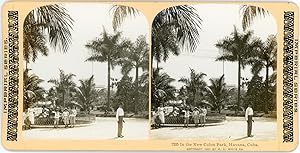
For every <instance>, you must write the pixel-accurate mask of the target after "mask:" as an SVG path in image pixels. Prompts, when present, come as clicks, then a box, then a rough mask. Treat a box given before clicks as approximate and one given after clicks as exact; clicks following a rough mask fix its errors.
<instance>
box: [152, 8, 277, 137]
mask: <svg viewBox="0 0 300 153" xmlns="http://www.w3.org/2000/svg"><path fill="white" fill-rule="evenodd" d="M276 34H277V26H276V22H275V20H274V18H273V17H272V15H271V14H270V13H269V12H268V10H266V9H264V8H261V7H257V6H250V5H229V4H228V5H227V4H226V5H225V4H222V5H218V4H203V5H178V6H174V7H169V8H167V9H165V10H163V11H161V12H160V13H159V14H158V15H157V16H156V17H155V18H154V20H153V23H152V46H151V47H152V48H151V49H152V50H151V64H152V76H151V79H152V82H151V83H152V85H151V132H150V138H151V139H159V140H166V139H180V140H238V141H240V140H275V139H276V131H277V112H276V106H277V105H276V65H277V59H276V58H277V57H276V56H277V55H276V54H277V40H276Z"/></svg>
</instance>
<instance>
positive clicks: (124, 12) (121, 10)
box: [110, 5, 139, 31]
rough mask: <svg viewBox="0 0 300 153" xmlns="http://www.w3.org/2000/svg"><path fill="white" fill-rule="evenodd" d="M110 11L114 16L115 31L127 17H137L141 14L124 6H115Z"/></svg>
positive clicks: (132, 8)
mask: <svg viewBox="0 0 300 153" xmlns="http://www.w3.org/2000/svg"><path fill="white" fill-rule="evenodd" d="M110 11H112V14H113V20H112V25H113V29H114V31H117V29H118V28H119V27H120V26H121V25H122V23H123V22H124V20H125V19H126V18H127V17H135V16H136V15H138V14H139V11H138V10H137V9H135V8H134V7H130V6H124V5H114V6H113V7H112V8H111V10H110Z"/></svg>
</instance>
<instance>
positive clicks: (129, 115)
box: [22, 3, 149, 140]
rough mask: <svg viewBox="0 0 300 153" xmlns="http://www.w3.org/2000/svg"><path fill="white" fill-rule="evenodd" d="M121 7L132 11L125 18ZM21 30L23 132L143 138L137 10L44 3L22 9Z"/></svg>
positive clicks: (144, 102)
mask: <svg viewBox="0 0 300 153" xmlns="http://www.w3.org/2000/svg"><path fill="white" fill-rule="evenodd" d="M124 11H125V12H126V11H129V12H131V13H135V17H134V18H128V19H127V20H126V21H125V20H124V18H125V17H124ZM83 12H84V13H83ZM136 27H139V28H136ZM23 34H24V46H23V47H24V50H23V56H24V61H23V62H24V72H23V73H24V74H23V80H24V82H23V132H22V134H23V137H24V138H26V139H68V140H70V139H71V140H73V139H78V140H84V139H90V140H97V139H100V140H101V139H104V140H110V139H125V140H132V139H133V140H135V139H147V138H148V130H149V122H148V121H149V119H148V118H149V111H148V110H149V103H148V89H149V85H148V82H149V80H148V79H149V77H148V75H149V72H148V62H149V59H148V58H149V56H148V54H149V44H148V42H149V40H148V23H147V20H146V18H145V17H144V16H143V15H142V14H141V13H139V12H136V10H135V9H131V8H128V7H125V6H122V5H109V4H93V3H87V4H85V3H74V4H73V3H68V4H53V5H46V6H41V7H38V8H35V9H34V10H32V11H31V12H30V13H29V14H28V15H27V16H26V19H25V21H24V31H23Z"/></svg>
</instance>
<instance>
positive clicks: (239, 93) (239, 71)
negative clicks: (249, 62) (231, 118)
mask: <svg viewBox="0 0 300 153" xmlns="http://www.w3.org/2000/svg"><path fill="white" fill-rule="evenodd" d="M240 100H241V59H240V58H239V60H238V97H237V108H236V110H235V111H236V113H237V111H238V109H239V108H240Z"/></svg>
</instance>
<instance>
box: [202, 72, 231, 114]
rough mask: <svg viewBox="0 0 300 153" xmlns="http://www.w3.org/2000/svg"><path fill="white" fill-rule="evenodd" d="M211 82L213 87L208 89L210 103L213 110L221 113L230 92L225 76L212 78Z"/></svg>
mask: <svg viewBox="0 0 300 153" xmlns="http://www.w3.org/2000/svg"><path fill="white" fill-rule="evenodd" d="M209 81H210V83H211V85H210V86H208V87H207V88H206V89H207V92H208V94H207V98H208V101H209V102H210V103H211V104H212V106H213V109H215V110H218V112H219V113H221V109H222V108H223V107H224V105H225V103H226V102H227V101H228V98H229V90H228V89H227V88H226V83H225V79H224V75H222V76H221V77H220V78H215V79H213V78H211V79H209Z"/></svg>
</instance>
